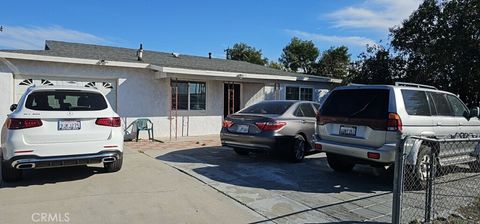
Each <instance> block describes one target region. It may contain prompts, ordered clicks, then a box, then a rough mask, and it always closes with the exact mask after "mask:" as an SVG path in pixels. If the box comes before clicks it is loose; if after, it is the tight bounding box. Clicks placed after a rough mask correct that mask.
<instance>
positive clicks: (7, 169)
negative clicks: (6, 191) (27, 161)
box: [2, 161, 22, 182]
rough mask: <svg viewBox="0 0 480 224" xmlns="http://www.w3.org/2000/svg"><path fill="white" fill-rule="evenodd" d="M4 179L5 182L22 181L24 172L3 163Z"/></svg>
mask: <svg viewBox="0 0 480 224" xmlns="http://www.w3.org/2000/svg"><path fill="white" fill-rule="evenodd" d="M2 179H3V181H5V182H14V181H19V180H20V179H22V171H21V170H17V169H15V168H13V167H12V166H11V165H10V163H7V162H5V161H3V162H2Z"/></svg>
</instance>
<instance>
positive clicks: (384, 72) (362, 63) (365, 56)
mask: <svg viewBox="0 0 480 224" xmlns="http://www.w3.org/2000/svg"><path fill="white" fill-rule="evenodd" d="M359 59H360V60H358V61H356V62H354V63H352V65H351V67H350V71H349V75H348V77H347V78H346V79H344V82H345V83H349V82H352V83H359V84H394V82H395V81H398V80H402V78H403V74H404V72H403V66H404V61H403V59H402V58H401V57H400V56H395V55H392V54H391V53H390V50H389V49H386V48H384V47H382V46H377V45H375V46H368V47H367V51H366V52H364V53H361V54H360V56H359Z"/></svg>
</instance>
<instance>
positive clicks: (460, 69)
mask: <svg viewBox="0 0 480 224" xmlns="http://www.w3.org/2000/svg"><path fill="white" fill-rule="evenodd" d="M479 8H480V1H478V0H452V1H440V2H439V1H436V0H425V1H424V2H423V3H422V4H421V5H420V6H419V8H418V9H417V10H416V11H415V12H413V13H412V15H411V16H410V17H409V18H408V19H407V20H405V21H404V22H403V23H402V24H401V25H400V26H398V27H394V28H393V29H391V30H390V32H391V36H392V46H393V47H394V49H395V50H396V51H397V52H398V53H399V54H400V55H401V56H402V57H403V58H404V59H405V61H406V79H407V80H409V81H412V82H419V83H425V84H429V85H435V86H437V87H438V88H440V89H444V90H447V91H450V92H453V93H455V94H459V96H460V97H461V98H462V100H463V101H464V102H466V103H467V104H469V105H471V106H473V105H475V106H478V103H479V102H480V93H479V89H480V63H479V62H480V31H479V30H480V10H479Z"/></svg>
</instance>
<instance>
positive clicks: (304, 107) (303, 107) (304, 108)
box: [294, 103, 316, 117]
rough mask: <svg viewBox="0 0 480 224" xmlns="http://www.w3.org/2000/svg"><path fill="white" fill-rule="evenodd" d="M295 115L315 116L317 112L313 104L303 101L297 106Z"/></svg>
mask: <svg viewBox="0 0 480 224" xmlns="http://www.w3.org/2000/svg"><path fill="white" fill-rule="evenodd" d="M294 115H295V116H297V117H315V115H316V113H315V110H313V107H312V105H311V104H309V103H302V104H300V105H299V106H298V107H297V109H296V110H295V113H294Z"/></svg>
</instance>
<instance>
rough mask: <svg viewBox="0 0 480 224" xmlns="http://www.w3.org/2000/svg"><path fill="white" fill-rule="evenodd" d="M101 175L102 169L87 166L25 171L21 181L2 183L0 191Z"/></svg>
mask: <svg viewBox="0 0 480 224" xmlns="http://www.w3.org/2000/svg"><path fill="white" fill-rule="evenodd" d="M101 173H103V168H102V167H87V166H73V167H62V168H50V169H39V170H25V171H24V172H23V178H22V180H20V181H17V182H9V183H7V182H4V181H2V182H1V184H0V189H1V188H15V187H25V186H32V185H44V184H53V183H59V182H68V181H75V180H81V179H86V178H88V177H90V176H92V175H95V174H101Z"/></svg>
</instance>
